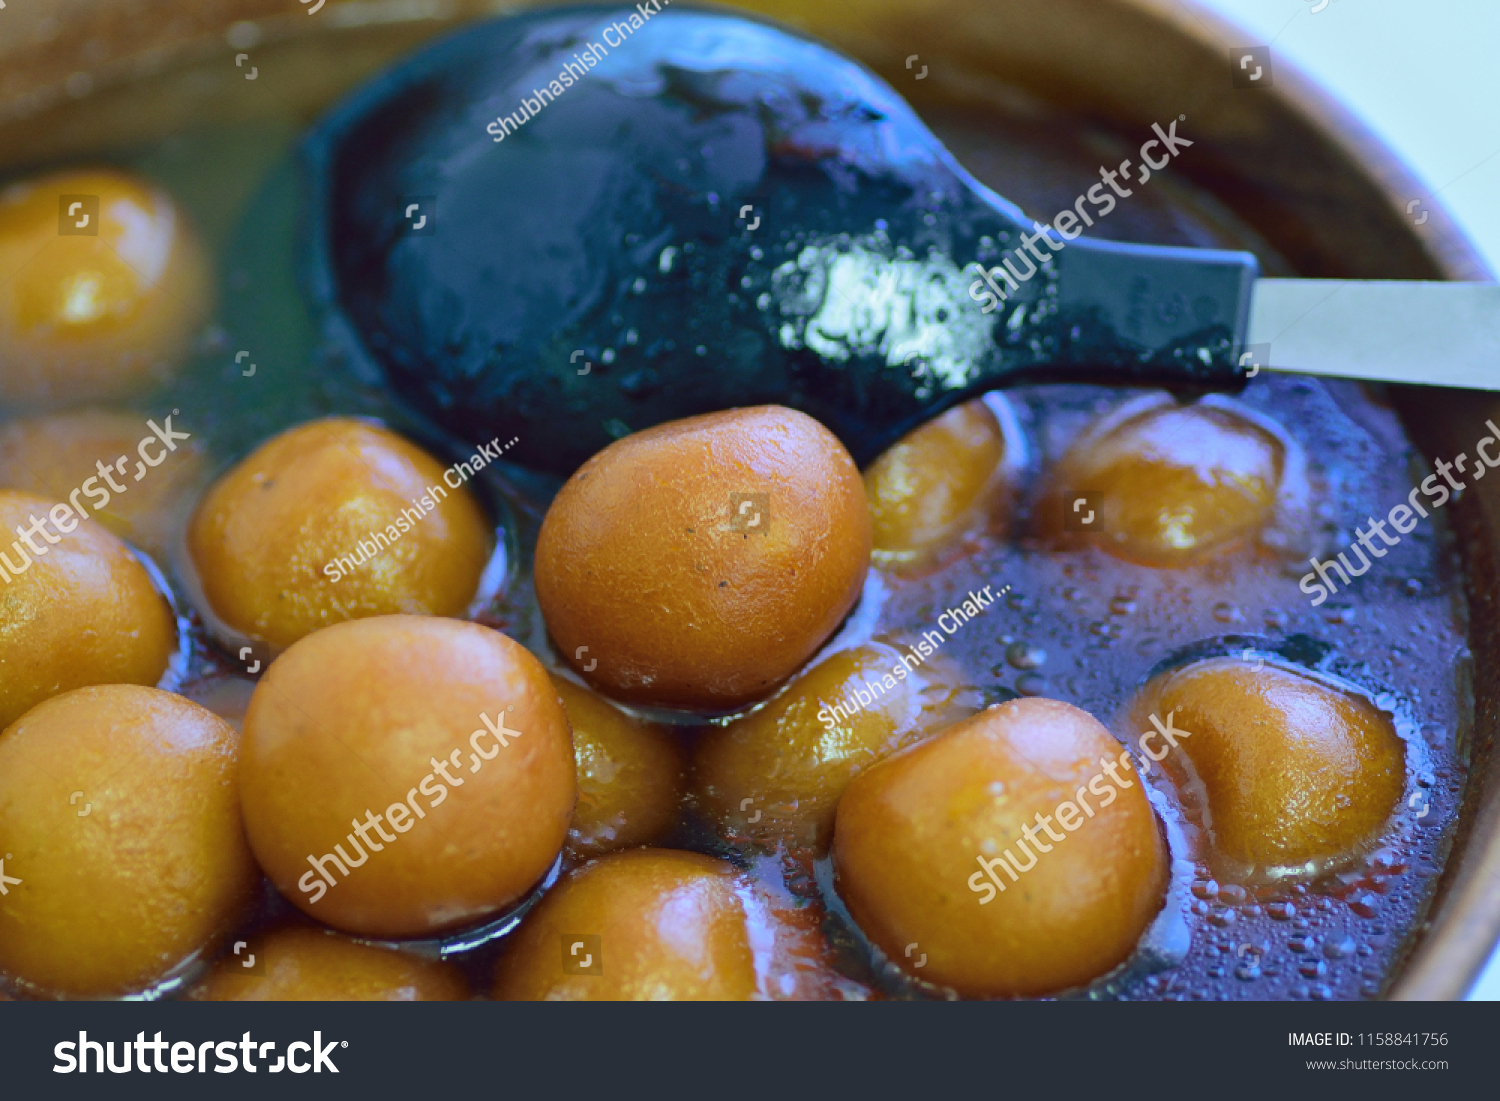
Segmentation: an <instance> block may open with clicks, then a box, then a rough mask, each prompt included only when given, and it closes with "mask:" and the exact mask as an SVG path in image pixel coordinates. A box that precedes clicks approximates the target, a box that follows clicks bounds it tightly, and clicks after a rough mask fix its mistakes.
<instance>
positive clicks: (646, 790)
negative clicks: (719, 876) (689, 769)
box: [552, 676, 685, 855]
mask: <svg viewBox="0 0 1500 1101" xmlns="http://www.w3.org/2000/svg"><path fill="white" fill-rule="evenodd" d="M552 684H553V687H555V688H556V689H557V694H558V695H559V696H560V697H562V704H563V710H564V711H566V712H567V715H568V725H569V726H570V727H572V729H573V759H574V760H575V762H576V763H577V765H578V806H577V807H575V808H574V810H573V825H572V826H571V827H570V828H569V830H568V843H569V844H570V845H571V846H572V848H573V849H574V850H575V851H576V852H580V853H586V854H588V855H597V854H599V853H602V852H607V851H609V850H610V849H623V848H626V847H627V846H632V845H648V844H650V843H651V842H653V841H656V840H659V839H660V838H661V837H663V836H664V835H665V834H666V833H667V832H668V831H669V830H671V828H672V826H673V825H674V824H675V823H676V821H677V809H678V804H679V803H681V801H682V789H683V773H684V771H685V770H684V767H683V765H684V762H683V755H682V750H681V749H680V748H679V747H678V745H677V742H676V740H675V739H674V738H673V737H672V735H671V734H670V733H668V731H667V730H666V729H665V728H664V727H662V726H660V725H659V724H657V723H648V722H642V721H641V720H639V719H635V718H632V717H631V716H629V715H627V714H625V712H623V711H621V710H620V709H619V708H618V707H615V706H614V705H613V704H611V703H608V702H606V701H605V700H602V699H600V698H599V697H598V696H596V695H594V693H592V692H590V691H589V690H588V689H587V688H582V687H580V686H578V685H576V684H574V683H573V682H572V681H570V680H564V679H563V678H562V677H558V676H554V677H553V678H552Z"/></svg>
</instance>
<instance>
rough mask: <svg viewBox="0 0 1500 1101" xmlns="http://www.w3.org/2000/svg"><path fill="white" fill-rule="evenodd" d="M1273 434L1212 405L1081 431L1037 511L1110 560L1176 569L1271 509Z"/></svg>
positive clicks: (1237, 535) (1249, 531) (1275, 470)
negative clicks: (1089, 541) (1087, 539)
mask: <svg viewBox="0 0 1500 1101" xmlns="http://www.w3.org/2000/svg"><path fill="white" fill-rule="evenodd" d="M1285 460H1286V456H1285V449H1284V446H1283V444H1282V443H1281V441H1280V440H1278V439H1277V438H1276V436H1274V435H1273V434H1272V433H1271V432H1269V431H1267V430H1266V429H1265V428H1264V427H1262V426H1261V425H1259V424H1256V423H1255V422H1254V421H1252V420H1250V419H1249V418H1248V417H1246V416H1244V415H1242V414H1241V413H1239V412H1237V411H1235V410H1234V409H1232V408H1226V407H1223V406H1220V405H1209V404H1201V405H1186V406H1179V405H1175V404H1163V405H1159V406H1157V407H1156V408H1152V409H1147V410H1145V411H1143V412H1140V413H1138V414H1136V415H1134V416H1130V417H1128V418H1127V419H1125V420H1124V421H1122V422H1120V423H1118V424H1116V425H1114V426H1113V427H1111V428H1108V429H1106V430H1104V431H1103V432H1095V433H1089V434H1087V435H1086V436H1085V437H1084V438H1083V439H1082V440H1080V441H1079V442H1078V443H1076V444H1075V445H1074V446H1073V447H1072V448H1071V449H1070V450H1069V451H1068V453H1067V454H1066V455H1065V456H1064V457H1063V459H1062V461H1061V462H1060V463H1059V464H1058V466H1057V468H1056V469H1055V470H1054V471H1053V472H1052V475H1051V478H1050V488H1049V490H1048V492H1047V496H1046V498H1045V499H1044V500H1043V502H1042V503H1041V507H1040V508H1039V509H1038V515H1039V517H1040V520H1041V522H1042V525H1043V527H1044V529H1045V530H1046V531H1047V532H1048V533H1050V534H1052V535H1063V536H1069V537H1072V538H1079V537H1083V536H1085V535H1088V536H1089V537H1091V538H1093V539H1094V540H1095V541H1096V542H1097V544H1098V545H1099V546H1100V547H1102V548H1103V549H1105V550H1107V551H1109V552H1110V553H1111V554H1113V555H1115V556H1116V557H1118V558H1123V559H1125V560H1126V561H1129V562H1136V563H1139V564H1141V565H1146V566H1181V565H1185V564H1188V563H1190V562H1192V561H1195V560H1197V559H1200V558H1202V557H1204V556H1205V555H1207V554H1210V553H1212V552H1215V551H1218V550H1221V549H1227V548H1229V547H1232V546H1234V545H1237V544H1240V543H1242V542H1244V541H1246V540H1248V539H1250V538H1253V537H1254V536H1255V535H1256V534H1257V533H1258V532H1259V531H1260V529H1261V528H1263V527H1264V526H1265V525H1266V524H1267V523H1268V522H1269V521H1270V519H1271V518H1272V516H1273V514H1274V513H1275V510H1276V503H1277V494H1278V492H1279V491H1280V487H1281V481H1282V473H1283V468H1284V465H1285Z"/></svg>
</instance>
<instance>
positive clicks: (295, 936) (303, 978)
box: [191, 928, 469, 1002]
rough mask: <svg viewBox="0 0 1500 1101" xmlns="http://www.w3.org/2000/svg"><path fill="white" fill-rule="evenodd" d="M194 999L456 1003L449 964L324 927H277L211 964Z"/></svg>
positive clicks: (464, 993)
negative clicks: (355, 939)
mask: <svg viewBox="0 0 1500 1101" xmlns="http://www.w3.org/2000/svg"><path fill="white" fill-rule="evenodd" d="M191 996H192V997H193V998H195V999H197V1000H199V1001H206V1002H459V1001H465V1000H467V999H468V997H469V988H468V985H467V984H466V983H465V982H464V977H463V975H462V974H461V973H460V972H459V970H458V968H456V967H454V966H453V965H452V964H451V963H443V962H441V961H439V960H432V959H423V958H421V957H419V956H414V955H412V954H411V953H409V952H399V951H396V950H394V949H390V948H376V947H373V946H371V945H368V944H357V943H355V942H354V941H352V940H348V939H347V938H345V937H341V936H339V935H338V934H337V933H330V932H328V931H327V930H323V929H305V928H288V929H278V930H276V931H274V932H271V933H268V934H267V935H266V936H265V937H263V938H262V937H257V938H254V939H252V940H250V941H247V942H246V943H245V944H244V946H243V948H242V949H241V951H240V952H239V953H238V954H230V955H226V956H225V957H224V958H223V959H221V960H220V961H219V962H218V963H217V964H215V965H214V967H213V970H211V971H210V972H209V973H208V975H207V976H205V977H204V979H203V982H202V983H201V984H200V985H199V986H198V987H197V988H196V989H195V990H194V991H193V993H192V995H191Z"/></svg>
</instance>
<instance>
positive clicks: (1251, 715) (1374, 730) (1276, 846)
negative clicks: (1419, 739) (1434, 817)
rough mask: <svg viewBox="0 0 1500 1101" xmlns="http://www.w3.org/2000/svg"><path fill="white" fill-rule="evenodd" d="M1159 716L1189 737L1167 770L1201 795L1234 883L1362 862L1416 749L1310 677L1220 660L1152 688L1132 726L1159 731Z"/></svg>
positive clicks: (1370, 712)
mask: <svg viewBox="0 0 1500 1101" xmlns="http://www.w3.org/2000/svg"><path fill="white" fill-rule="evenodd" d="M1153 714H1154V715H1155V716H1156V717H1157V718H1158V720H1160V722H1161V725H1163V726H1166V725H1168V724H1167V722H1166V719H1167V716H1168V715H1170V716H1171V724H1170V725H1171V726H1172V727H1173V728H1174V729H1175V730H1179V731H1182V732H1184V733H1180V734H1177V735H1176V736H1175V739H1174V740H1176V741H1177V744H1178V751H1177V752H1166V753H1165V756H1164V757H1163V758H1162V765H1163V767H1164V768H1165V769H1166V771H1167V773H1168V774H1169V775H1171V776H1173V777H1174V778H1176V779H1177V780H1178V781H1179V782H1180V783H1184V784H1186V785H1188V786H1189V787H1191V788H1194V789H1197V790H1198V791H1200V792H1201V795H1202V798H1203V800H1204V806H1205V810H1206V814H1205V816H1204V818H1205V822H1206V824H1207V827H1208V833H1209V837H1210V841H1211V844H1212V846H1213V850H1214V855H1215V856H1216V857H1217V858H1218V862H1220V863H1221V865H1222V866H1223V867H1224V869H1225V870H1227V871H1230V872H1234V873H1238V874H1240V875H1253V874H1254V873H1256V872H1262V873H1264V872H1270V871H1276V870H1288V869H1295V868H1298V867H1302V866H1307V865H1312V866H1314V867H1316V866H1317V865H1319V864H1326V863H1327V862H1329V861H1333V860H1336V859H1338V858H1347V857H1350V856H1353V855H1357V854H1358V853H1359V852H1360V851H1361V850H1362V848H1364V847H1366V846H1368V844H1369V843H1371V842H1373V841H1374V840H1375V839H1376V838H1378V837H1379V835H1380V834H1381V832H1382V830H1383V829H1384V826H1385V824H1386V820H1387V819H1388V818H1389V817H1390V814H1391V811H1392V810H1394V809H1395V806H1396V804H1397V803H1398V802H1399V801H1400V799H1401V792H1402V790H1403V788H1404V786H1405V782H1406V754H1405V746H1404V743H1403V742H1402V741H1401V737H1400V735H1398V734H1397V733H1396V729H1395V726H1394V724H1393V723H1392V721H1391V719H1390V717H1389V716H1388V715H1386V714H1384V713H1383V712H1381V711H1379V710H1377V709H1376V707H1375V705H1374V704H1372V703H1370V702H1369V701H1368V700H1366V699H1364V698H1363V697H1361V696H1359V695H1357V694H1355V693H1353V692H1346V691H1342V690H1340V689H1339V688H1337V687H1335V686H1334V685H1332V684H1331V683H1327V682H1325V681H1322V680H1318V679H1315V678H1313V677H1311V676H1304V675H1302V674H1300V673H1297V672H1294V671H1292V670H1290V669H1284V668H1280V667H1278V666H1272V665H1266V666H1264V667H1263V668H1260V669H1256V668H1255V667H1254V666H1252V665H1250V664H1248V663H1246V662H1244V661H1242V660H1239V659H1237V658H1213V659H1209V660H1207V661H1202V662H1198V663H1195V664H1193V665H1189V666H1187V667H1185V668H1182V669H1179V670H1176V671H1174V672H1170V673H1164V674H1162V675H1161V676H1159V677H1157V678H1156V679H1155V680H1153V681H1152V682H1151V683H1150V684H1148V685H1147V686H1146V687H1145V689H1144V690H1143V691H1142V693H1141V696H1140V698H1139V699H1138V700H1137V701H1136V703H1135V705H1134V707H1133V709H1132V717H1133V718H1134V720H1135V722H1136V725H1137V726H1138V727H1139V728H1140V729H1141V730H1142V731H1148V730H1152V729H1153V727H1154V725H1155V724H1153V723H1152V722H1151V716H1152V715H1153ZM1159 741H1160V739H1159V738H1158V744H1159ZM1153 749H1156V745H1153ZM1157 751H1158V752H1160V751H1162V750H1157Z"/></svg>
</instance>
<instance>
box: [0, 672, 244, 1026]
mask: <svg viewBox="0 0 1500 1101" xmlns="http://www.w3.org/2000/svg"><path fill="white" fill-rule="evenodd" d="M237 740H238V739H237V736H236V734H235V732H234V728H233V727H231V726H230V725H229V724H228V723H226V722H225V721H224V720H222V719H220V718H219V717H217V716H216V715H214V714H212V713H211V712H209V711H206V710H204V709H203V708H201V707H199V706H198V705H197V704H195V703H190V702H188V701H187V700H185V699H183V698H182V697H181V696H174V695H172V694H171V693H169V692H162V691H159V690H157V689H155V688H142V687H138V686H135V685H123V684H112V685H106V686H102V687H96V688H79V689H75V690H74V691H72V692H66V693H64V694H63V695H61V696H57V697H55V698H54V699H50V700H47V701H46V702H45V703H41V704H38V705H37V706H36V707H34V708H32V709H31V710H30V711H28V712H27V713H26V714H25V715H23V716H22V717H21V718H20V719H19V720H18V721H17V722H15V723H14V724H12V725H11V726H10V727H9V728H8V729H7V730H6V731H5V732H4V733H3V734H0V845H3V846H4V848H3V850H0V856H3V857H4V859H5V874H6V875H7V876H10V877H12V878H13V879H19V880H20V881H21V882H20V883H11V884H9V891H8V892H7V894H6V896H5V897H4V898H3V899H0V971H5V972H8V973H10V974H12V975H15V976H17V977H18V978H20V979H22V980H23V981H25V982H27V983H30V984H33V986H34V987H36V988H37V989H38V990H40V991H42V992H44V993H51V994H61V995H69V996H75V997H90V996H106V995H119V994H127V993H133V992H137V991H141V990H144V989H147V988H148V987H150V986H151V985H152V984H153V983H155V982H157V981H158V980H160V979H162V978H164V977H166V976H167V975H168V974H169V973H170V972H171V971H172V970H173V969H174V968H175V967H176V966H177V965H178V964H180V963H182V962H183V961H184V960H186V959H187V958H188V957H189V956H191V955H193V954H194V953H197V952H201V951H207V950H209V949H211V948H212V947H213V946H214V945H215V944H216V943H217V942H218V940H219V939H220V938H221V937H222V936H223V935H224V934H225V933H227V932H228V931H229V930H230V929H231V928H233V926H234V925H235V924H236V923H237V921H238V920H239V919H240V916H241V914H242V913H243V911H244V908H245V907H246V905H247V904H248V903H249V901H250V900H251V898H252V897H253V894H254V890H255V885H256V883H257V882H258V881H259V875H258V873H257V871H256V869H255V864H254V861H253V860H252V859H251V856H250V850H249V848H248V847H247V846H246V844H245V836H244V831H243V828H242V826H241V824H240V808H239V798H238V784H237V783H236V770H237V765H236V755H237V750H238V746H237V744H236V743H237Z"/></svg>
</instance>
